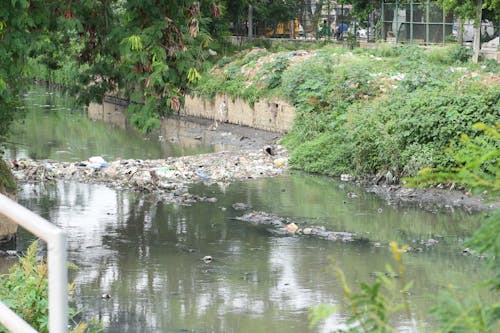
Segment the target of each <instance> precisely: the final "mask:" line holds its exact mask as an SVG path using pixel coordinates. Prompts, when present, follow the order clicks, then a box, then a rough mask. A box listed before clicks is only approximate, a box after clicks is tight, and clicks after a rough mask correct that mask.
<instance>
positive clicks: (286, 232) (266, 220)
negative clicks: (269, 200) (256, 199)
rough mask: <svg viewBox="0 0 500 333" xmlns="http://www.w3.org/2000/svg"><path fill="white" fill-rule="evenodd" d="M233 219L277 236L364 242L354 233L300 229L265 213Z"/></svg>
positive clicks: (310, 227) (295, 223)
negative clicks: (260, 226)
mask: <svg viewBox="0 0 500 333" xmlns="http://www.w3.org/2000/svg"><path fill="white" fill-rule="evenodd" d="M235 219H236V220H239V221H244V222H248V223H251V224H253V225H263V226H268V227H269V228H267V229H266V230H267V231H269V232H270V233H272V234H273V235H277V236H294V235H297V236H308V237H315V238H321V239H325V240H329V241H342V242H353V241H366V239H364V238H362V237H361V236H360V234H358V233H355V232H347V231H330V230H326V228H325V227H323V226H307V227H303V228H301V227H300V225H301V223H299V222H297V221H293V220H292V219H290V218H287V217H282V216H277V215H274V214H270V213H266V212H260V211H253V212H250V213H247V214H245V215H243V216H239V217H236V218H235Z"/></svg>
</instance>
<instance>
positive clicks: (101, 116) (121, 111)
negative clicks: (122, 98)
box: [87, 101, 128, 128]
mask: <svg viewBox="0 0 500 333" xmlns="http://www.w3.org/2000/svg"><path fill="white" fill-rule="evenodd" d="M87 113H88V116H89V118H90V119H92V120H102V121H104V122H107V123H111V124H113V125H115V126H118V127H120V128H127V127H128V119H127V115H126V107H125V106H122V105H119V104H114V103H109V102H106V101H103V103H102V104H98V103H90V104H89V106H88V108H87Z"/></svg>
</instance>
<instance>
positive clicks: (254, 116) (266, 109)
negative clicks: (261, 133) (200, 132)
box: [181, 95, 295, 133]
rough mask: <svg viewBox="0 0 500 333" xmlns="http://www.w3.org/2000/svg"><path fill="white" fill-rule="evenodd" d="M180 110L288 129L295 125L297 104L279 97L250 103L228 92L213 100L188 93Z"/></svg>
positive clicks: (223, 120)
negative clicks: (228, 94)
mask: <svg viewBox="0 0 500 333" xmlns="http://www.w3.org/2000/svg"><path fill="white" fill-rule="evenodd" d="M181 114H184V115H188V116H193V117H199V118H205V119H212V120H214V122H215V121H217V122H228V123H232V124H237V125H243V126H249V127H253V128H258V129H263V130H266V131H272V132H278V133H286V132H287V131H289V130H290V129H291V128H292V125H293V120H294V118H295V108H294V107H293V106H291V105H289V104H288V103H287V102H285V101H282V100H279V99H271V100H263V101H258V102H256V103H255V104H254V106H253V107H251V106H250V105H248V103H247V102H245V101H244V100H242V99H240V98H236V99H232V98H231V97H230V96H226V95H218V96H216V97H215V98H213V99H211V100H208V99H204V98H202V97H192V96H186V102H185V106H184V109H183V110H182V111H181Z"/></svg>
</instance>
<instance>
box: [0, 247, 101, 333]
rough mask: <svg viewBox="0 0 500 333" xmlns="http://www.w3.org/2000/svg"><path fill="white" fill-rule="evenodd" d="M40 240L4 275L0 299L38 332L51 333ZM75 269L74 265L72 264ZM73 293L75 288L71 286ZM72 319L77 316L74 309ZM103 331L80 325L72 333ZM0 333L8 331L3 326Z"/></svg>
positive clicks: (71, 313)
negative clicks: (39, 258) (39, 246)
mask: <svg viewBox="0 0 500 333" xmlns="http://www.w3.org/2000/svg"><path fill="white" fill-rule="evenodd" d="M37 248H38V241H35V242H33V243H32V244H31V245H30V246H29V247H28V250H27V251H26V253H25V254H24V255H23V256H22V257H20V258H19V262H18V263H16V264H15V265H14V266H12V267H11V269H10V271H9V273H8V274H3V275H0V282H1V283H0V299H2V302H4V303H5V304H6V305H7V306H8V307H9V308H10V309H11V310H13V311H14V312H16V313H17V314H18V315H19V316H21V317H22V318H23V319H24V320H25V321H26V322H28V323H29V324H30V325H31V326H32V327H33V328H35V329H36V330H37V331H38V332H48V319H49V318H48V314H49V313H48V282H47V274H48V265H47V263H46V262H45V261H44V260H42V261H38V260H37V255H36V252H37ZM70 267H74V265H70ZM68 288H69V290H71V289H72V288H73V285H69V287H68ZM69 312H70V317H72V318H73V317H75V316H76V315H77V313H76V312H75V310H74V309H73V308H70V311H69ZM85 329H87V331H86V332H87V333H92V332H99V331H101V329H102V328H101V327H100V324H99V323H97V322H93V323H91V324H90V325H88V324H86V323H83V322H81V323H77V324H76V325H75V328H74V330H73V331H72V332H84V331H85ZM0 332H8V331H6V330H5V328H4V327H3V326H2V325H0Z"/></svg>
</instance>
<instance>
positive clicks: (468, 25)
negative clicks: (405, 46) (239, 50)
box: [233, 0, 500, 44]
mask: <svg viewBox="0 0 500 333" xmlns="http://www.w3.org/2000/svg"><path fill="white" fill-rule="evenodd" d="M372 6H373V10H372V11H371V12H369V13H367V14H366V15H365V16H366V17H362V16H361V15H355V13H354V12H353V9H352V6H350V5H342V4H339V3H338V2H337V1H335V0H330V1H328V0H326V1H300V2H299V5H297V7H296V15H295V18H294V19H292V20H290V21H287V22H282V21H279V20H278V19H266V20H260V19H259V18H258V17H255V18H254V19H253V20H252V24H251V26H252V36H254V37H268V38H292V39H306V40H309V39H329V40H344V39H346V38H347V36H356V38H357V39H358V40H364V41H376V40H383V41H389V42H394V43H415V44H440V43H445V42H451V41H455V40H456V39H457V34H458V31H459V30H460V29H459V27H458V20H457V19H456V18H455V17H454V16H453V15H452V14H451V13H448V12H446V11H445V10H444V9H443V6H442V5H440V4H439V3H438V2H436V1H435V0H373V1H372ZM499 23H500V22H496V23H494V22H489V23H484V22H483V29H482V32H483V36H485V39H487V40H489V39H491V38H493V37H495V36H498V30H499V29H500V25H499ZM472 27H473V24H472V21H471V22H465V25H464V26H463V27H462V34H463V37H464V38H463V40H464V41H466V42H467V41H470V40H471V38H472V30H473V28H472ZM249 28H250V23H249V20H247V18H246V17H245V18H242V19H241V20H240V21H239V23H237V24H236V25H234V26H233V33H234V34H235V35H241V36H248V29H249Z"/></svg>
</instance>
